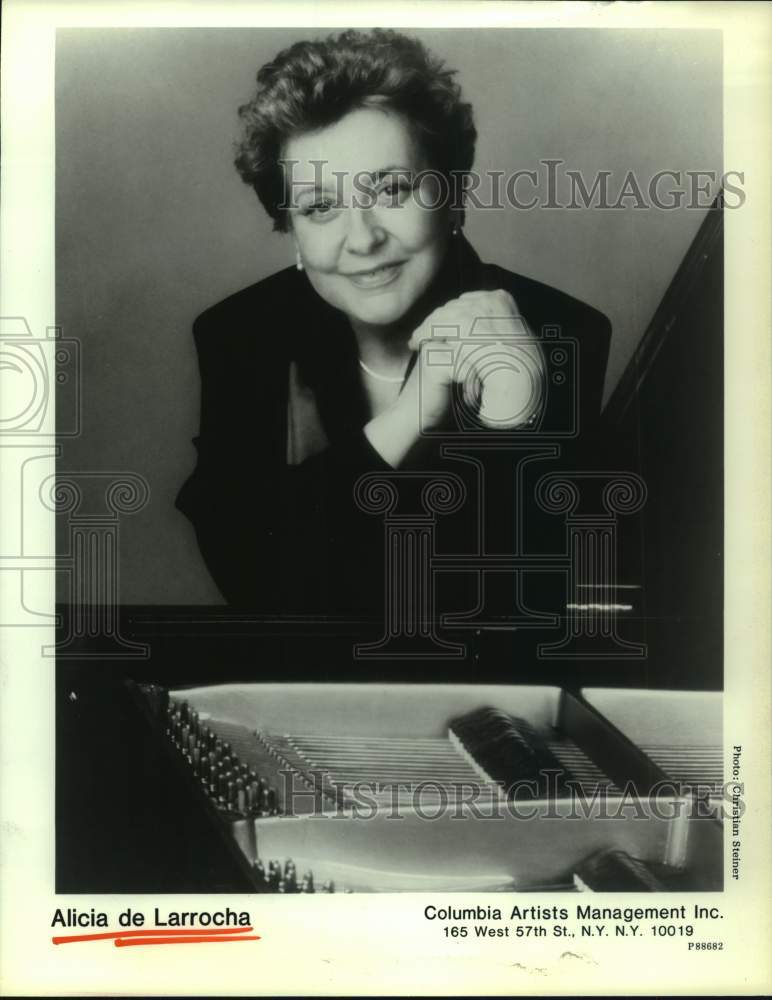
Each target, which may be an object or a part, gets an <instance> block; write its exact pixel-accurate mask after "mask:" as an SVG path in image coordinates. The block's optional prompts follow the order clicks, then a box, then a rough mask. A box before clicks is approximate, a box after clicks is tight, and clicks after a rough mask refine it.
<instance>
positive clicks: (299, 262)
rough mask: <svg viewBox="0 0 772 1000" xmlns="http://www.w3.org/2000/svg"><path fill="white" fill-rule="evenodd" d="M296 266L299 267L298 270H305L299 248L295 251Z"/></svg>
mask: <svg viewBox="0 0 772 1000" xmlns="http://www.w3.org/2000/svg"><path fill="white" fill-rule="evenodd" d="M295 267H296V268H297V269H298V271H302V270H303V258H302V257H301V256H300V251H299V250H296V251H295Z"/></svg>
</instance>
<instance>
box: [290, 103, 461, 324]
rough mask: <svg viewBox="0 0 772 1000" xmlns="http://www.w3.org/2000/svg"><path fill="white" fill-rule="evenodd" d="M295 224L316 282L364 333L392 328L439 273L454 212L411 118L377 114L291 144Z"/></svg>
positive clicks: (363, 113) (361, 113)
mask: <svg viewBox="0 0 772 1000" xmlns="http://www.w3.org/2000/svg"><path fill="white" fill-rule="evenodd" d="M284 159H285V170H286V171H287V178H288V183H289V204H290V206H291V207H290V213H289V214H290V224H291V230H292V234H293V237H294V239H295V243H296V245H297V249H298V250H299V252H300V256H301V259H302V262H303V266H304V268H305V271H306V274H307V275H308V279H309V281H310V282H311V284H312V285H313V287H314V288H315V289H316V291H317V292H318V293H319V295H321V296H322V298H323V299H325V300H326V301H327V302H329V303H330V304H331V305H333V306H335V307H336V308H337V309H340V310H342V311H343V312H344V313H345V314H346V315H347V316H348V318H349V319H350V321H351V322H352V325H354V326H355V327H356V326H357V325H358V324H364V325H367V326H384V327H386V326H390V325H392V324H395V323H398V322H399V320H400V319H401V318H402V317H403V316H404V315H405V314H406V313H407V312H408V310H409V309H410V308H411V307H412V306H413V305H414V304H415V303H416V301H417V300H418V299H419V297H420V296H421V295H422V293H423V292H424V291H426V289H427V287H428V286H429V284H430V282H431V281H432V279H433V278H434V276H435V274H436V273H437V271H438V270H439V267H440V265H441V263H442V259H443V256H444V253H445V249H446V246H447V240H448V235H449V230H450V214H449V210H448V208H447V206H441V207H438V208H432V207H430V206H431V205H432V204H437V202H438V201H439V200H441V199H440V198H439V195H440V190H439V185H438V182H437V181H436V179H434V178H433V177H432V175H431V174H425V175H424V178H423V179H422V180H421V181H420V184H419V185H418V186H415V182H414V178H415V177H416V176H417V175H418V174H419V173H420V172H421V171H427V170H428V164H427V163H426V162H425V160H424V158H423V156H422V155H421V151H420V150H419V148H418V147H417V144H416V143H415V142H414V140H413V138H412V135H411V132H410V129H409V128H408V126H407V123H406V122H405V120H404V119H403V118H402V117H401V116H400V115H397V114H394V113H391V112H387V111H384V110H380V109H377V108H362V109H360V110H357V111H352V112H350V113H349V114H347V115H346V116H345V117H344V118H341V119H340V121H338V122H336V123H335V124H334V125H330V126H328V127H326V128H323V129H320V130H319V131H317V132H312V133H307V134H305V135H301V136H297V137H295V138H293V139H291V140H290V141H289V142H288V144H287V147H286V149H285V151H284Z"/></svg>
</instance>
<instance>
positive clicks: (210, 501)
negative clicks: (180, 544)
mask: <svg viewBox="0 0 772 1000" xmlns="http://www.w3.org/2000/svg"><path fill="white" fill-rule="evenodd" d="M205 316H206V314H205ZM193 333H194V338H195V342H196V349H197V352H198V359H199V370H200V375H201V417H200V432H199V435H198V437H196V438H194V444H195V445H196V449H197V453H198V460H197V464H196V468H195V470H194V472H193V474H192V476H191V477H190V478H189V479H188V480H187V481H186V482H185V484H184V485H183V487H182V489H181V490H180V493H179V494H178V497H177V507H178V509H179V510H181V511H182V512H183V513H184V514H185V515H186V516H187V517H188V518H189V520H190V521H191V522H192V524H193V526H194V528H195V531H196V536H197V539H198V544H199V548H200V551H201V554H202V557H203V559H204V562H205V563H206V566H207V568H208V570H209V572H210V574H211V576H212V578H213V579H214V581H215V583H216V584H217V586H218V588H219V590H220V592H221V593H222V595H223V597H224V598H225V599H226V601H227V602H228V603H230V604H237V605H240V606H245V607H250V608H252V609H254V610H255V611H257V612H262V611H264V612H287V613H300V612H303V611H308V612H310V611H317V610H324V611H327V612H333V611H338V610H340V611H344V610H349V606H350V605H351V603H352V600H353V603H354V604H356V603H358V602H361V600H363V599H364V598H365V596H366V594H365V591H366V588H362V587H358V586H357V581H356V580H355V579H354V577H355V575H356V569H355V567H354V566H353V565H352V556H354V557H355V558H357V559H362V558H364V554H365V551H366V550H367V549H368V548H369V547H372V548H373V551H374V552H376V551H379V550H382V547H383V542H382V539H383V525H382V523H381V522H380V520H379V519H378V518H376V517H372V516H371V515H367V514H365V513H364V512H362V511H361V510H360V509H359V508H358V506H357V504H356V501H355V499H354V486H355V483H356V481H357V479H358V478H359V476H360V475H362V474H363V473H366V472H371V471H379V470H382V471H389V470H390V466H389V465H388V464H387V463H386V462H385V461H384V460H383V459H382V458H381V456H380V455H379V454H378V452H376V451H375V449H374V448H373V447H372V445H371V444H370V442H369V441H368V440H367V438H366V436H365V434H364V432H363V431H362V430H357V431H352V432H351V433H350V434H349V435H348V436H347V437H346V438H344V439H342V440H339V441H337V442H336V443H335V444H334V445H331V446H329V447H327V448H326V449H324V451H322V452H321V453H320V454H318V455H315V456H313V457H312V458H309V459H307V460H306V461H305V462H303V463H302V464H300V465H298V466H287V465H286V461H285V456H284V451H285V447H286V446H285V433H286V397H285V384H286V379H287V371H286V362H282V360H281V359H280V358H276V357H275V356H270V355H268V354H265V356H262V357H261V355H260V354H257V353H256V356H255V360H254V362H253V361H252V359H250V358H247V359H244V358H243V357H239V353H240V352H239V351H238V350H234V349H233V348H232V347H231V348H230V349H229V348H228V344H227V342H225V341H224V339H223V338H221V337H220V336H219V333H220V331H219V330H217V329H216V327H215V326H214V325H213V324H211V325H210V323H209V322H208V321H207V320H206V319H205V318H204V317H199V319H198V320H197V321H196V323H195V324H194V327H193ZM260 368H262V369H264V370H263V371H260V370H259V369H260ZM258 394H260V395H259V396H258Z"/></svg>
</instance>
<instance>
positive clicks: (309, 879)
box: [303, 870, 314, 892]
mask: <svg viewBox="0 0 772 1000" xmlns="http://www.w3.org/2000/svg"><path fill="white" fill-rule="evenodd" d="M303 885H307V886H308V889H307V890H306V891H307V892H313V891H314V873H313V872H312V871H310V870H309V871H307V872H305V873H304V875H303Z"/></svg>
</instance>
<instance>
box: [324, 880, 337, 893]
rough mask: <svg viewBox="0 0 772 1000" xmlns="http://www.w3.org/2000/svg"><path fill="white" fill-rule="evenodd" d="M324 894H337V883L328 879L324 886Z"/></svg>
mask: <svg viewBox="0 0 772 1000" xmlns="http://www.w3.org/2000/svg"><path fill="white" fill-rule="evenodd" d="M322 892H335V883H334V882H333V881H332V879H328V880H327V881H326V882H325V883H324V885H323V886H322Z"/></svg>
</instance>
